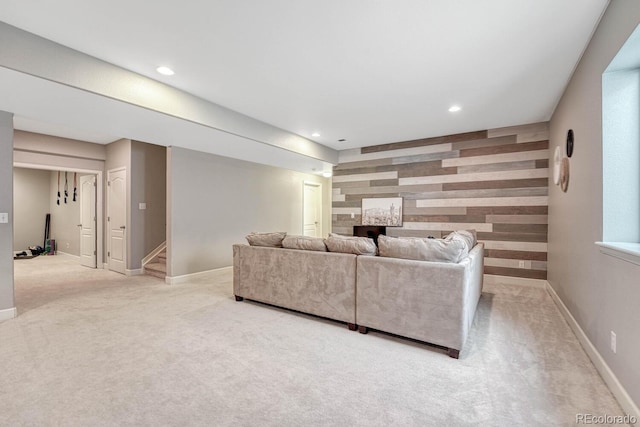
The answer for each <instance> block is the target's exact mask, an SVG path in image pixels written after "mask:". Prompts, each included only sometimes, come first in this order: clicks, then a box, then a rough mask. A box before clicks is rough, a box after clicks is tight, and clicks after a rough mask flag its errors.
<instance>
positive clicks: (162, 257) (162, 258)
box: [158, 252, 167, 262]
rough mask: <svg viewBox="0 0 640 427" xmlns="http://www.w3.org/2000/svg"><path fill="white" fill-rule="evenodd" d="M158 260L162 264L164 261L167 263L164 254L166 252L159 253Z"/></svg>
mask: <svg viewBox="0 0 640 427" xmlns="http://www.w3.org/2000/svg"><path fill="white" fill-rule="evenodd" d="M158 259H159V260H162V261H163V262H166V261H167V254H166V252H162V253H159V254H158Z"/></svg>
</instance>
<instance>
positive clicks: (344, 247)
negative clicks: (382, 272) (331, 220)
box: [324, 233, 378, 255]
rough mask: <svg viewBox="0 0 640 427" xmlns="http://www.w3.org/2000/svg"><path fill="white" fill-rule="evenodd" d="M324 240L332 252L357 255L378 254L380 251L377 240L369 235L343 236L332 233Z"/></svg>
mask: <svg viewBox="0 0 640 427" xmlns="http://www.w3.org/2000/svg"><path fill="white" fill-rule="evenodd" d="M324 242H325V243H326V245H327V249H329V251H330V252H341V253H345V254H356V255H376V254H377V252H378V248H377V247H376V244H375V242H374V241H373V239H370V238H368V237H356V236H341V235H340V234H334V233H330V234H329V237H328V238H327V239H326V240H325V241H324Z"/></svg>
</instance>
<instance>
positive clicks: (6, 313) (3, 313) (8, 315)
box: [0, 307, 18, 322]
mask: <svg viewBox="0 0 640 427" xmlns="http://www.w3.org/2000/svg"><path fill="white" fill-rule="evenodd" d="M17 315H18V311H17V310H16V308H15V307H11V308H6V309H4V310H0V322H2V321H4V320H9V319H13V318H14V317H16V316H17Z"/></svg>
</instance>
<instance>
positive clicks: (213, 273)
mask: <svg viewBox="0 0 640 427" xmlns="http://www.w3.org/2000/svg"><path fill="white" fill-rule="evenodd" d="M230 270H233V266H229V267H222V268H216V269H214V270H207V271H200V272H198V273H192V274H185V275H183V276H173V277H169V276H167V277H165V279H164V281H165V282H166V283H167V284H168V285H177V284H180V283H186V282H190V281H191V280H194V279H202V278H210V279H216V278H218V277H219V276H221V275H224V274H226V273H227V272H228V271H230Z"/></svg>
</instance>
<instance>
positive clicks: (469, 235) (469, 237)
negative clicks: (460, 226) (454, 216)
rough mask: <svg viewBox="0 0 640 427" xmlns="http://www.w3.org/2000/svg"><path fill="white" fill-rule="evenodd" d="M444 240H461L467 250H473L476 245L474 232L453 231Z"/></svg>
mask: <svg viewBox="0 0 640 427" xmlns="http://www.w3.org/2000/svg"><path fill="white" fill-rule="evenodd" d="M445 240H461V241H463V242H464V243H465V244H466V245H467V248H468V250H471V249H473V247H474V246H475V245H476V243H478V240H477V237H476V230H458V231H454V232H453V233H451V234H449V235H448V236H447V237H445Z"/></svg>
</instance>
